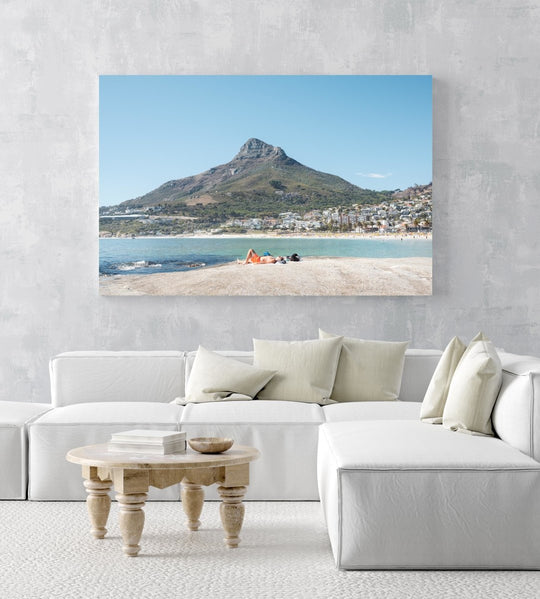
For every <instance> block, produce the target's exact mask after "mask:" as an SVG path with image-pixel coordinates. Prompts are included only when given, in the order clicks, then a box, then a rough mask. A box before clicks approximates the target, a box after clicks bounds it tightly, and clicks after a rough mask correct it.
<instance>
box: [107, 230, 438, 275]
mask: <svg viewBox="0 0 540 599" xmlns="http://www.w3.org/2000/svg"><path fill="white" fill-rule="evenodd" d="M431 247H432V245H431V240H430V239H403V240H400V239H380V240H379V239H350V238H348V239H338V238H335V237H334V238H320V237H319V238H313V237H312V238H309V237H302V238H291V237H276V238H275V237H265V238H257V237H255V238H253V237H234V238H231V237H204V238H196V237H178V238H165V237H152V238H137V239H115V238H112V239H107V238H105V239H100V240H99V272H100V274H105V275H113V274H122V275H129V274H150V273H159V272H175V271H181V270H188V269H193V268H204V267H205V266H215V265H217V264H223V263H225V262H231V261H234V260H236V259H237V258H242V259H243V258H245V256H246V254H247V251H248V249H249V248H253V249H254V250H255V251H256V252H257V253H258V254H260V255H262V254H263V253H264V252H265V251H266V252H270V253H271V254H272V255H273V256H280V255H281V256H290V255H291V254H293V253H297V254H299V255H300V256H301V257H307V256H342V257H358V258H407V257H421V256H424V257H431V255H432V254H431Z"/></svg>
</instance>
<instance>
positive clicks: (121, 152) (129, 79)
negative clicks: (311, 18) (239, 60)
mask: <svg viewBox="0 0 540 599" xmlns="http://www.w3.org/2000/svg"><path fill="white" fill-rule="evenodd" d="M99 93H100V102H99V117H100V127H99V135H100V142H99V147H100V157H99V163H100V167H99V168H100V205H102V206H108V205H113V204H119V203H120V202H123V201H124V200H129V199H132V198H134V197H137V196H140V195H143V194H145V193H147V192H149V191H151V190H153V189H155V188H156V187H158V186H159V185H161V184H162V183H165V182H166V181H170V180H171V179H181V178H182V177H187V176H189V175H194V174H197V173H200V172H202V171H205V170H207V169H209V168H210V167H212V166H216V165H218V164H223V163H225V162H228V161H229V160H231V159H232V158H233V156H234V155H235V154H236V153H237V152H238V150H239V148H240V146H241V145H242V144H243V143H244V142H245V141H246V140H247V139H249V138H250V137H257V138H259V139H262V140H263V141H265V142H267V143H269V144H272V145H275V146H280V147H282V148H283V149H284V150H285V152H286V153H287V154H288V155H289V156H291V157H292V158H294V159H296V160H298V161H299V162H301V163H302V164H305V165H306V166H309V167H311V168H315V169H317V170H320V171H324V172H327V173H332V174H335V175H339V176H340V177H343V178H344V179H346V180H347V181H350V182H351V183H354V184H355V185H359V186H360V187H364V188H368V189H378V190H380V189H396V188H401V189H404V188H406V187H409V186H410V185H413V184H414V183H418V184H425V183H429V182H430V181H431V179H432V172H431V164H432V123H431V121H432V107H431V97H432V96H431V77H430V76H427V75H425V76H139V75H137V76H131V75H129V76H109V75H105V76H101V77H100V91H99Z"/></svg>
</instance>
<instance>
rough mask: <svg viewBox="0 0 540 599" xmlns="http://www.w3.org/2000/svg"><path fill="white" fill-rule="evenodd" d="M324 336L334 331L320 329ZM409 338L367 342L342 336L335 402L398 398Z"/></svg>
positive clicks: (333, 391)
mask: <svg viewBox="0 0 540 599" xmlns="http://www.w3.org/2000/svg"><path fill="white" fill-rule="evenodd" d="M319 337H320V338H321V339H331V338H332V337H334V335H332V334H331V333H326V332H325V331H322V330H320V329H319ZM408 345H409V343H408V341H403V342H401V341H398V342H394V341H368V340H365V339H353V338H351V337H343V347H342V349H341V356H340V358H339V364H338V369H337V373H336V380H335V383H334V389H333V390H332V395H331V396H330V397H331V398H332V399H333V400H335V401H340V402H341V401H389V400H394V399H397V398H398V396H399V390H400V388H401V377H402V375H403V364H404V362H405V351H406V349H407V346H408Z"/></svg>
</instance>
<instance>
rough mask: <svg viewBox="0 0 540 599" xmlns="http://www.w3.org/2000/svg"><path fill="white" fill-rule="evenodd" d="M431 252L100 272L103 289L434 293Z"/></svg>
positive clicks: (161, 292)
mask: <svg viewBox="0 0 540 599" xmlns="http://www.w3.org/2000/svg"><path fill="white" fill-rule="evenodd" d="M431 265H432V259H431V258H305V259H303V260H302V261H300V262H288V263H287V264H245V265H244V264H236V263H227V264H223V265H220V266H214V267H209V268H201V269H197V270H190V271H184V272H173V273H164V274H150V275H112V276H100V280H99V288H100V293H101V295H226V296H230V295H248V296H251V295H308V296H309V295H327V296H332V295H385V296H390V295H431V289H432V274H431Z"/></svg>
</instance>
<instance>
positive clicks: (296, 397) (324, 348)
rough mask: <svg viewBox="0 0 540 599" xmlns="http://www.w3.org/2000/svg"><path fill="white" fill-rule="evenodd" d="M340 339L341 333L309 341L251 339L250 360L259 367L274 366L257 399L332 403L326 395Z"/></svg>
mask: <svg viewBox="0 0 540 599" xmlns="http://www.w3.org/2000/svg"><path fill="white" fill-rule="evenodd" d="M341 341H342V337H335V338H333V339H322V340H321V339H313V340H310V341H267V340H263V339H253V348H254V351H255V355H254V360H253V363H254V364H255V365H256V366H257V367H259V368H269V369H272V370H277V373H276V375H275V376H274V378H273V379H272V380H271V381H270V382H269V383H268V385H266V387H265V388H264V389H263V390H262V391H260V392H259V393H258V395H257V399H278V400H284V401H303V402H307V403H318V404H321V405H324V404H328V403H333V402H332V401H330V400H329V397H330V393H331V391H332V386H333V385H334V378H335V376H336V369H337V365H338V360H339V353H340V351H341Z"/></svg>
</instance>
